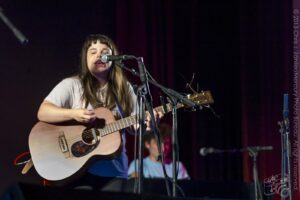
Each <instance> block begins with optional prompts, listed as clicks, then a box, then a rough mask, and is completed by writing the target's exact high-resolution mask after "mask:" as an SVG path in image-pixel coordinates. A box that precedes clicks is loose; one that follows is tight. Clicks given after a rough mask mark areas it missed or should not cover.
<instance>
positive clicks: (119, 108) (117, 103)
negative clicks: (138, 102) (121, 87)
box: [113, 92, 125, 118]
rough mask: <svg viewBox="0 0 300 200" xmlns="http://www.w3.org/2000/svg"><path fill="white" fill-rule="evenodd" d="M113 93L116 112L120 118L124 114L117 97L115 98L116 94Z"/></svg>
mask: <svg viewBox="0 0 300 200" xmlns="http://www.w3.org/2000/svg"><path fill="white" fill-rule="evenodd" d="M113 95H114V97H115V100H116V106H117V112H118V113H119V115H120V117H121V118H124V117H125V114H124V111H123V109H122V107H121V105H120V102H119V100H118V98H117V95H116V94H115V93H114V92H113Z"/></svg>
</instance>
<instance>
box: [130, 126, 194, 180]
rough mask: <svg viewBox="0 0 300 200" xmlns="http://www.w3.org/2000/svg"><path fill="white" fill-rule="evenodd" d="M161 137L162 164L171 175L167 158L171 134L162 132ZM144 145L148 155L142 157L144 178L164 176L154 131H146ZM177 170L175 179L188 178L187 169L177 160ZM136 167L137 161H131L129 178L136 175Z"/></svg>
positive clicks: (170, 160) (169, 161)
mask: <svg viewBox="0 0 300 200" xmlns="http://www.w3.org/2000/svg"><path fill="white" fill-rule="evenodd" d="M164 126H165V125H164V124H161V126H160V130H161V127H164ZM161 134H162V136H163V137H161V139H162V145H161V146H162V151H163V152H164V158H165V159H164V162H165V163H164V165H165V168H166V173H167V175H168V177H172V169H173V165H172V159H170V158H169V154H170V150H171V149H170V146H171V135H170V134H167V135H166V134H163V133H161ZM143 140H144V141H143V142H144V147H145V148H146V149H147V151H148V153H149V155H148V156H147V157H146V158H144V159H143V174H144V177H145V178H164V173H163V168H162V164H161V161H160V160H158V157H159V152H158V147H157V141H156V138H155V135H154V133H152V132H150V133H146V134H145V136H144V138H143ZM177 163H178V165H177V170H178V177H177V179H189V175H188V173H187V170H186V169H185V167H184V165H183V164H182V163H181V162H180V161H179V162H177ZM137 168H138V162H137V161H135V160H134V161H132V162H131V163H130V165H129V168H128V176H129V178H132V177H137Z"/></svg>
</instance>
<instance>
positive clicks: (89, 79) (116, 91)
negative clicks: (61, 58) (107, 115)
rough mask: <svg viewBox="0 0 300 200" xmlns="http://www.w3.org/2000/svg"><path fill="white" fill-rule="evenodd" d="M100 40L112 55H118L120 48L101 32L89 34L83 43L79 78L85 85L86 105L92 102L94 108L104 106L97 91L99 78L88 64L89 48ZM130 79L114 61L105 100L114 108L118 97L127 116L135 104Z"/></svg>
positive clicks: (83, 97)
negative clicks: (90, 69) (131, 93)
mask: <svg viewBox="0 0 300 200" xmlns="http://www.w3.org/2000/svg"><path fill="white" fill-rule="evenodd" d="M97 41H100V43H102V44H105V45H107V46H108V47H109V48H110V49H111V50H112V55H118V54H119V52H118V49H117V46H116V45H115V43H114V42H113V41H112V40H111V39H110V38H109V37H107V36H105V35H101V34H93V35H89V36H88V37H87V38H86V40H85V42H84V43H83V46H82V49H81V65H80V73H79V78H80V80H81V83H82V85H83V94H82V99H83V102H85V107H87V106H88V104H89V103H90V104H91V105H92V106H93V107H94V108H97V107H100V106H103V105H102V104H103V102H101V101H100V99H99V98H98V97H97V91H98V89H99V87H100V85H99V82H98V81H97V79H96V78H95V77H94V76H93V75H92V74H91V73H90V71H89V69H88V66H87V50H88V48H89V47H90V46H91V45H92V43H95V42H97ZM127 84H128V80H127V78H126V76H125V75H124V73H123V71H122V69H121V68H120V67H118V66H117V64H116V63H114V62H113V63H112V66H111V68H110V71H109V74H108V90H107V95H106V100H105V105H106V107H107V108H109V109H112V108H114V107H115V105H116V99H115V98H117V100H118V102H119V105H120V106H121V108H122V110H123V112H124V114H125V116H128V115H130V113H131V111H132V108H133V105H132V101H131V97H130V96H129V95H128V94H129V91H128V85H127Z"/></svg>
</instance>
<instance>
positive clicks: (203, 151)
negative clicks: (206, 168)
mask: <svg viewBox="0 0 300 200" xmlns="http://www.w3.org/2000/svg"><path fill="white" fill-rule="evenodd" d="M221 152H222V151H221V150H219V149H214V148H211V147H209V148H206V147H203V148H201V149H200V151H199V153H200V155H201V156H206V155H207V154H210V153H221Z"/></svg>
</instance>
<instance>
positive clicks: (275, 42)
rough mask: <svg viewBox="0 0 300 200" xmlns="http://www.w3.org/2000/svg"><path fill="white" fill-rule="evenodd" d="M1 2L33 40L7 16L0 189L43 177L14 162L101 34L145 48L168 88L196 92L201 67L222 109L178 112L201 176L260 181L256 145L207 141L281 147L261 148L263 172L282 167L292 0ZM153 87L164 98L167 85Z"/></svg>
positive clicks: (190, 166) (1, 48) (194, 169)
mask: <svg viewBox="0 0 300 200" xmlns="http://www.w3.org/2000/svg"><path fill="white" fill-rule="evenodd" d="M0 6H1V7H2V8H3V10H4V13H5V14H6V16H7V17H9V19H10V20H11V21H12V22H13V23H14V24H15V25H16V26H17V27H18V29H20V30H21V31H22V32H23V33H24V34H25V35H26V36H27V37H28V38H29V43H28V45H26V46H22V45H21V44H20V43H19V42H18V40H17V39H16V38H15V37H14V35H13V34H12V32H11V31H10V30H9V29H8V27H7V26H6V25H5V24H4V23H3V22H2V21H1V22H0V44H1V45H0V59H1V63H0V67H1V79H0V85H2V98H1V105H2V106H1V107H2V112H1V113H2V114H1V115H0V122H1V125H2V134H1V135H2V140H1V141H2V144H1V145H0V153H1V154H0V156H1V162H0V191H1V190H3V189H4V188H5V187H7V186H8V185H9V184H12V183H15V182H19V181H22V182H24V181H25V182H31V183H38V184H41V183H42V179H41V178H40V177H38V175H37V174H36V172H35V171H34V170H31V171H30V172H29V173H28V174H27V175H21V173H20V172H21V167H15V166H13V160H14V158H15V157H16V156H17V155H19V154H20V153H22V152H24V151H28V144H27V140H28V134H29V133H30V129H31V128H32V126H33V125H34V124H35V123H36V122H37V118H36V113H37V110H38V107H39V105H40V103H41V102H42V100H43V98H44V97H45V96H46V95H47V94H48V93H49V92H50V90H51V89H52V88H53V87H54V86H55V84H57V83H58V82H59V81H60V80H61V79H63V78H64V77H67V76H70V75H73V74H74V73H76V71H77V67H78V63H79V52H80V48H81V44H82V42H83V40H84V38H85V36H87V35H88V34H92V33H102V34H106V35H108V36H110V37H111V38H113V39H114V40H115V41H116V43H117V45H118V46H119V48H120V50H121V52H122V53H124V54H133V55H136V56H142V57H143V58H144V61H145V64H146V67H147V69H148V70H149V71H150V72H151V74H152V75H153V77H155V79H156V80H158V81H159V82H160V83H161V84H163V85H165V86H167V87H170V88H172V89H175V90H177V91H180V92H182V93H187V92H190V91H189V90H187V89H186V83H187V82H190V81H191V77H192V76H193V73H195V79H194V85H193V86H194V89H196V88H197V87H196V85H197V84H198V85H199V90H210V91H211V92H212V94H213V97H214V100H215V103H214V105H212V107H213V109H214V110H215V111H216V113H217V114H218V115H220V117H216V115H214V114H213V113H212V112H211V111H210V110H208V109H204V110H200V111H196V112H190V111H187V110H180V111H179V112H178V118H179V121H178V127H179V132H178V137H179V145H180V160H181V161H182V162H183V163H184V164H185V165H186V167H187V170H188V172H189V174H190V176H191V177H192V179H194V180H199V181H246V182H248V181H251V180H252V178H251V177H252V173H251V167H252V165H251V159H250V158H249V156H248V155H247V154H246V153H245V154H243V155H242V154H219V155H209V156H207V157H201V156H200V155H199V149H200V148H201V147H204V146H206V147H214V148H220V149H231V148H241V147H246V146H258V145H272V146H273V147H274V150H273V151H272V152H262V153H260V154H259V159H258V164H259V165H258V170H259V171H258V172H259V175H260V179H261V180H263V179H264V178H268V177H270V176H271V175H275V174H278V173H280V134H279V132H278V130H279V127H278V125H277V121H279V120H280V119H281V118H282V114H281V113H282V96H283V93H288V92H291V91H292V90H291V85H292V84H291V83H292V82H291V77H292V75H291V71H292V70H291V69H292V68H291V66H292V64H291V45H290V43H291V34H292V31H291V30H292V29H291V14H292V11H291V9H292V8H291V7H292V4H291V2H290V1H281V0H272V1H271V0H265V1H260V0H252V1H250V0H244V1H242V0H240V1H239V0H231V1H221V0H220V1H205V0H201V1H199V0H187V1H171V0H164V1H158V0H155V1H150V0H149V1H146V0H145V1H140V0H128V1H121V0H119V1H118V0H111V1H104V0H97V1H80V2H76V1H48V0H45V1H29V0H24V1H17V0H2V1H0ZM129 77H130V80H132V82H133V83H135V84H139V81H138V79H136V78H133V77H131V76H130V75H129ZM152 91H153V98H154V101H155V103H156V104H158V103H159V94H160V92H159V91H158V90H157V89H154V88H152ZM164 121H167V122H169V121H170V116H167V117H166V119H165V120H164ZM128 140H129V142H128V145H127V148H128V152H129V157H130V158H132V155H131V153H132V150H133V146H132V142H130V140H132V138H128Z"/></svg>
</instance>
